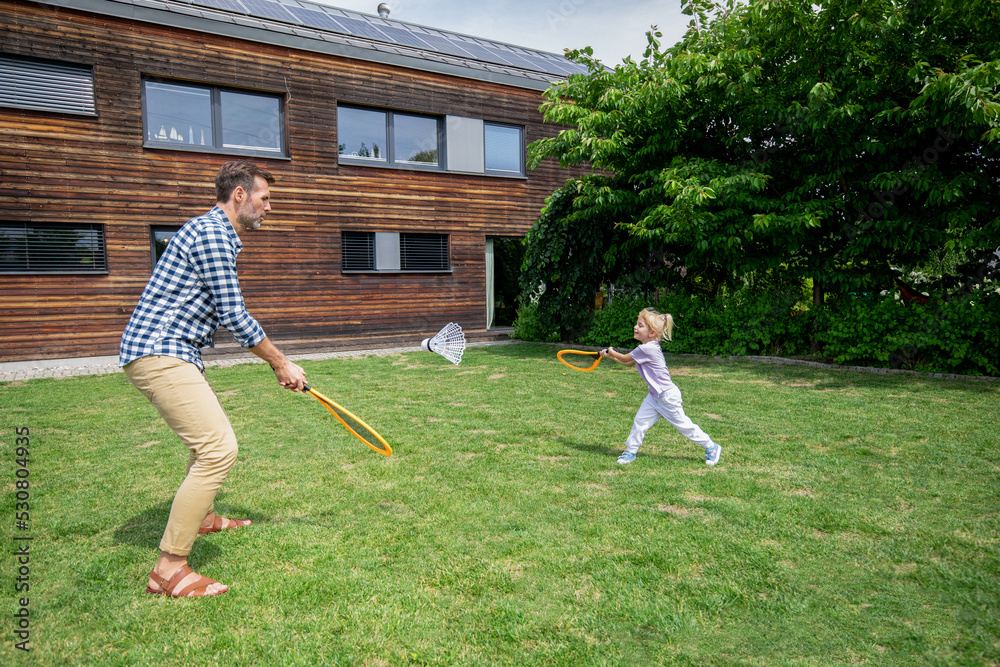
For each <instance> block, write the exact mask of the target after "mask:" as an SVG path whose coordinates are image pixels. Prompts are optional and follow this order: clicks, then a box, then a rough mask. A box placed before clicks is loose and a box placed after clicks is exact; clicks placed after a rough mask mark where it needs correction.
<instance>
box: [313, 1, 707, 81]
mask: <svg viewBox="0 0 1000 667" xmlns="http://www.w3.org/2000/svg"><path fill="white" fill-rule="evenodd" d="M313 1H314V2H320V3H322V4H326V5H331V6H334V7H340V8H341V9H349V10H352V11H356V12H362V13H364V14H371V15H377V14H378V11H377V8H378V5H379V0H313ZM386 4H388V5H389V7H390V9H391V12H390V18H393V19H398V20H400V21H406V22H407V23H416V24H418V25H423V26H427V27H430V28H438V29H441V30H449V31H452V32H458V33H462V34H465V35H472V36H474V37H483V38H486V39H492V40H495V41H499V42H506V43H507V44H513V45H515V46H525V47H530V48H534V49H539V50H541V51H548V52H550V53H559V54H562V53H563V49H566V48H570V49H576V48H583V47H585V46H591V47H593V48H594V55H595V56H596V57H597V58H599V59H600V60H601V62H603V63H604V64H605V65H608V66H611V67H613V66H614V65H616V64H618V63H620V62H621V61H622V60H623V59H624V58H625V57H626V56H629V55H631V56H632V57H633V59H636V60H638V59H640V58H642V52H643V51H645V49H646V32H648V31H649V29H650V26H651V25H656V26H657V27H658V28H659V30H660V32H662V33H663V38H662V40H661V41H662V43H663V44H664V45H672V44H674V43H675V42H677V41H678V40H679V39H680V38H681V37H683V35H684V31H685V29H686V28H687V23H688V20H690V19H689V17H687V16H684V15H683V14H681V1H680V0H488V1H487V2H476V1H475V0H386Z"/></svg>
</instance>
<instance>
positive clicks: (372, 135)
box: [337, 106, 443, 169]
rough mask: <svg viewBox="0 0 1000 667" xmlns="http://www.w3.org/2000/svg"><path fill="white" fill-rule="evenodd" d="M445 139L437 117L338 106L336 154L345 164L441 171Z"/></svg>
mask: <svg viewBox="0 0 1000 667" xmlns="http://www.w3.org/2000/svg"><path fill="white" fill-rule="evenodd" d="M442 140H443V137H442V132H441V119H440V118H436V117H434V116H420V115H416V114H408V113H402V112H398V111H384V110H380V109H362V108H358V107H349V106H338V107H337V152H338V155H339V159H340V161H341V162H343V163H345V164H348V163H350V164H379V165H386V166H389V165H392V166H400V167H405V168H409V169H440V168H441V164H440V161H439V159H438V156H439V155H441V143H442Z"/></svg>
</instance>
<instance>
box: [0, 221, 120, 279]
mask: <svg viewBox="0 0 1000 667" xmlns="http://www.w3.org/2000/svg"><path fill="white" fill-rule="evenodd" d="M18 232H20V234H18ZM74 232H75V233H80V234H81V236H80V237H79V238H77V239H75V240H74V239H72V238H71V237H70V236H69V235H68V234H69V233H74ZM44 234H49V235H50V240H49V241H48V242H47V243H46V242H43V243H40V242H39V239H38V237H39V236H42V235H44ZM32 235H34V236H36V238H35V240H34V241H32V240H31V236H32ZM60 235H65V238H60ZM18 236H20V238H18ZM87 236H90V238H89V239H88V238H87ZM8 240H10V241H11V245H10V249H5V247H4V246H5V245H6V244H7V242H8ZM81 241H84V242H89V243H88V245H90V247H89V248H85V247H81V246H80V245H79V244H80V242H81ZM53 242H54V243H56V244H65V245H64V247H62V248H60V247H58V245H56V246H53V245H52V243H53ZM18 246H20V247H18ZM53 248H55V250H53ZM74 250H76V254H77V258H76V259H75V260H73V259H72V258H71V257H70V258H68V259H61V258H59V257H58V253H59V252H60V251H65V252H66V253H67V254H69V253H71V252H73V251H74ZM88 263H89V264H88ZM16 264H21V265H20V266H18V265H16ZM84 267H86V268H84ZM0 274H4V275H41V274H46V275H52V274H65V275H107V274H108V251H107V239H106V235H105V230H104V225H102V224H98V223H75V224H74V223H38V224H31V223H27V222H0Z"/></svg>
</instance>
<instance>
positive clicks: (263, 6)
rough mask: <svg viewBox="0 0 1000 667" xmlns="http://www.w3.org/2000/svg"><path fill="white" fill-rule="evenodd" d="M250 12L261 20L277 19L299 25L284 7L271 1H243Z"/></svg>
mask: <svg viewBox="0 0 1000 667" xmlns="http://www.w3.org/2000/svg"><path fill="white" fill-rule="evenodd" d="M242 1H243V4H244V5H246V6H247V8H249V9H250V12H251V13H252V14H253V15H254V16H257V17H260V18H269V19H277V20H279V21H284V22H285V23H298V20H297V19H296V18H295V17H294V16H292V15H291V14H289V13H288V10H287V9H285V7H284V6H283V5H281V4H280V3H277V2H269V0H242Z"/></svg>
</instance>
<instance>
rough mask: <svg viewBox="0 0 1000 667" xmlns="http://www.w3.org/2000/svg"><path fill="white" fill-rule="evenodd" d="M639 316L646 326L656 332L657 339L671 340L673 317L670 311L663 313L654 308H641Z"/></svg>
mask: <svg viewBox="0 0 1000 667" xmlns="http://www.w3.org/2000/svg"><path fill="white" fill-rule="evenodd" d="M639 317H641V318H642V319H643V320H645V321H646V326H648V327H649V328H650V329H651V330H652V331H653V332H655V333H656V334H657V339H658V340H671V335H672V334H673V332H674V318H673V317H671V316H670V313H667V314H666V315H664V314H663V313H661V312H660V311H658V310H656V309H655V308H643V309H642V310H641V311H640V312H639Z"/></svg>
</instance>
